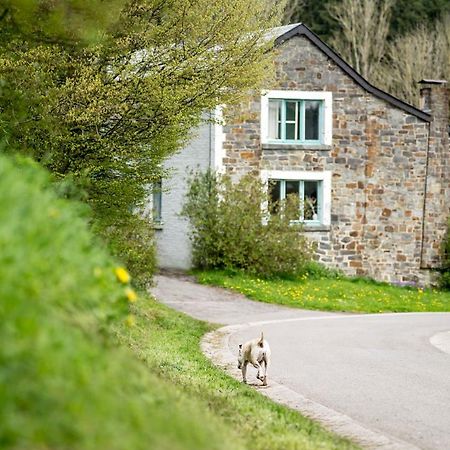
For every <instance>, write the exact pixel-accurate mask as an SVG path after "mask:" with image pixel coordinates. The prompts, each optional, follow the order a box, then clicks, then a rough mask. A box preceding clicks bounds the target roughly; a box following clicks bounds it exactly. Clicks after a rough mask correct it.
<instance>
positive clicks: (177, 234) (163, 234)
mask: <svg viewBox="0 0 450 450" xmlns="http://www.w3.org/2000/svg"><path fill="white" fill-rule="evenodd" d="M221 133H222V127H221V126H220V125H215V124H212V123H211V124H210V123H205V124H204V125H202V126H200V127H199V129H198V130H197V131H196V133H195V135H194V138H193V139H192V141H191V142H190V143H189V145H187V146H186V147H185V148H183V149H182V150H181V151H180V152H179V153H177V154H176V155H174V156H172V157H171V158H169V159H168V160H167V161H166V162H165V164H164V167H165V168H167V169H169V170H170V175H169V178H165V179H164V180H163V183H162V186H163V193H162V206H161V217H162V224H161V226H160V227H159V228H158V229H156V230H155V238H156V244H157V258H158V266H159V267H160V268H164V269H182V270H186V269H190V268H191V243H190V241H189V222H188V221H187V219H186V218H184V217H181V216H180V213H181V210H182V207H183V204H184V201H185V195H186V190H187V179H188V178H189V174H190V172H191V171H193V170H194V171H195V170H201V171H205V170H207V169H208V167H213V168H215V169H218V170H220V165H221V155H220V152H221V145H220V142H218V141H219V140H220V139H221Z"/></svg>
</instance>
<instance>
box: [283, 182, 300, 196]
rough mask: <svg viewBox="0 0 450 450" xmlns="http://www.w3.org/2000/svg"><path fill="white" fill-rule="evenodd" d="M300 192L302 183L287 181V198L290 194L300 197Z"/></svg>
mask: <svg viewBox="0 0 450 450" xmlns="http://www.w3.org/2000/svg"><path fill="white" fill-rule="evenodd" d="M299 192H300V183H299V182H298V181H290V180H288V181H286V197H287V196H288V195H289V194H296V195H297V196H298V195H299Z"/></svg>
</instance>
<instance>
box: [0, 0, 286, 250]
mask: <svg viewBox="0 0 450 450" xmlns="http://www.w3.org/2000/svg"><path fill="white" fill-rule="evenodd" d="M95 3H99V4H100V6H101V8H100V11H102V12H105V10H106V8H107V6H106V4H105V3H104V2H102V1H100V0H98V1H96V2H95ZM84 4H85V2H80V1H77V0H59V1H46V0H40V1H39V0H28V1H27V0H22V1H21V0H13V1H8V2H2V3H1V4H0V5H1V6H2V7H1V8H0V15H1V16H2V31H1V33H0V44H1V45H0V73H1V74H2V75H1V80H0V82H1V85H2V86H3V87H2V89H1V92H0V108H1V109H0V130H1V133H2V136H3V140H4V146H3V149H4V150H5V151H6V150H8V151H11V150H15V151H21V152H24V153H27V154H30V155H32V156H33V157H34V158H35V159H36V160H38V161H40V162H41V163H42V164H43V165H45V166H46V167H48V168H49V169H50V170H52V171H53V173H55V174H56V176H57V177H59V178H60V179H64V180H67V179H73V180H74V181H75V182H76V184H77V186H79V187H81V188H82V189H83V191H84V192H86V195H87V200H88V202H89V203H90V204H91V206H92V207H93V210H94V213H95V215H96V218H97V223H98V224H100V225H101V229H102V230H106V231H107V233H109V234H111V233H113V234H114V235H115V236H120V235H121V234H122V235H123V234H124V229H125V227H126V226H127V224H129V223H130V221H132V222H133V227H137V226H138V224H136V223H135V222H136V220H137V219H136V217H135V216H133V214H132V212H133V209H134V207H136V206H139V204H140V203H142V201H143V200H144V198H145V196H146V194H147V189H148V185H149V184H150V183H152V182H153V181H155V180H156V179H158V178H159V177H160V176H161V169H160V167H161V163H162V161H163V160H164V158H166V157H167V156H169V155H170V154H172V153H173V152H175V151H176V150H177V149H179V148H180V147H181V146H182V145H183V144H184V143H185V142H186V141H187V140H188V139H189V136H190V131H191V130H192V128H193V127H195V126H196V125H198V124H199V123H200V120H201V113H202V112H203V111H204V110H207V109H211V108H214V107H215V106H216V105H218V104H222V103H227V104H234V103H236V102H238V101H239V100H240V98H241V97H242V95H243V93H244V92H246V91H248V90H249V89H251V88H258V86H259V85H260V84H261V83H262V81H263V79H264V78H265V77H266V75H267V73H268V72H270V64H269V56H268V55H267V52H266V50H267V48H268V47H269V46H270V45H271V43H270V42H268V41H267V39H263V36H264V30H265V29H267V28H270V27H272V26H274V25H277V24H278V16H279V13H278V9H279V8H278V7H275V6H273V5H272V6H271V5H270V2H268V1H266V0H255V1H254V2H253V3H252V8H248V4H247V1H246V0H223V1H221V2H210V1H209V0H130V1H129V2H127V3H126V4H122V3H121V2H120V1H116V2H114V5H115V8H117V10H116V12H118V13H117V14H116V15H115V16H114V19H113V20H111V15H109V14H107V19H105V21H104V27H103V28H102V29H101V32H100V33H97V34H96V35H95V36H94V38H92V39H90V38H89V36H90V32H89V31H86V30H89V26H87V28H84V25H83V24H84V23H87V24H89V23H90V18H91V16H90V12H89V11H90V10H85V9H84ZM30 5H31V6H32V7H33V8H34V9H33V11H34V14H35V15H36V16H37V17H39V18H40V19H42V20H34V21H31V20H30V17H29V16H28V14H27V12H26V8H27V7H29V6H30ZM74 17H80V20H79V22H80V24H81V25H80V26H79V27H78V26H74V27H72V28H70V27H69V29H66V28H65V27H64V26H62V27H56V30H54V29H53V28H52V26H51V24H52V23H53V22H54V21H56V23H63V24H64V25H65V24H66V23H71V20H72V19H73V18H74ZM55 18H56V19H55ZM67 18H70V19H71V20H65V19H67ZM75 22H76V21H75ZM79 30H84V31H79ZM126 245H127V243H126ZM126 245H125V247H126ZM125 247H124V246H122V247H121V248H122V249H124V248H125ZM140 251H142V248H140V249H138V250H136V249H131V250H130V252H129V256H130V257H131V254H137V253H138V252H140Z"/></svg>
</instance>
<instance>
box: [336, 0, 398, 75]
mask: <svg viewBox="0 0 450 450" xmlns="http://www.w3.org/2000/svg"><path fill="white" fill-rule="evenodd" d="M392 5H393V0H343V1H342V2H339V3H331V4H330V5H329V12H330V15H331V16H332V17H333V18H334V19H335V20H336V21H337V22H338V23H339V26H340V28H341V32H340V33H338V34H336V35H335V37H333V39H332V40H331V45H332V47H333V48H335V49H336V50H337V52H339V53H340V54H341V56H342V57H343V58H344V59H345V60H346V61H347V62H348V63H349V64H350V65H352V66H353V67H354V68H355V69H356V71H357V72H358V73H360V74H361V75H362V76H363V77H364V78H366V79H369V81H370V79H372V80H373V78H374V77H373V73H374V72H373V70H374V67H376V66H377V65H378V64H379V63H380V61H381V59H382V58H383V56H384V53H385V46H386V42H387V41H386V39H387V35H388V32H389V24H390V17H391V9H392Z"/></svg>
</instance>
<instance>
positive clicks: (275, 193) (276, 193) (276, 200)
mask: <svg viewBox="0 0 450 450" xmlns="http://www.w3.org/2000/svg"><path fill="white" fill-rule="evenodd" d="M280 200H281V181H280V180H269V211H270V213H271V214H274V213H277V212H278V210H279V207H280Z"/></svg>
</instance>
